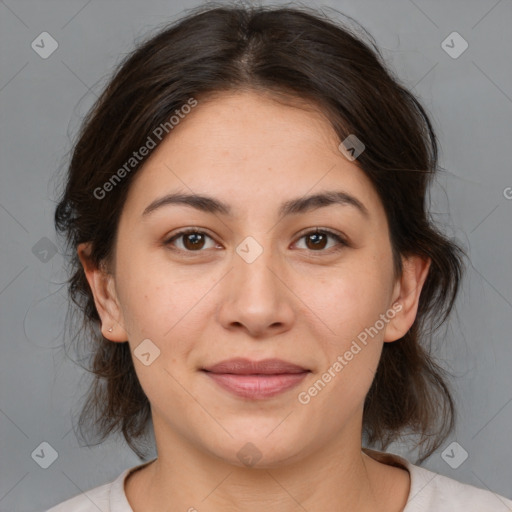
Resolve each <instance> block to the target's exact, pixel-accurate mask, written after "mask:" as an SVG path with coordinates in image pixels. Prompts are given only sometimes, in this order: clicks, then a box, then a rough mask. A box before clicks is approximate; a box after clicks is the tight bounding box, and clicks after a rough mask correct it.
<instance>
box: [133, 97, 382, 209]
mask: <svg viewBox="0 0 512 512" xmlns="http://www.w3.org/2000/svg"><path fill="white" fill-rule="evenodd" d="M302 107H303V105H301V106H300V108H299V107H297V106H296V105H294V104H293V103H292V104H290V102H285V103H283V102H282V101H276V100H275V99H274V98H270V97H268V96H263V95H261V94H257V93H254V92H235V93H222V94H216V95H215V96H211V97H207V98H206V99H198V105H197V106H196V107H195V108H194V109H193V110H192V111H191V112H190V113H189V114H188V115H186V116H184V118H183V119H181V120H180V122H179V123H178V124H177V125H176V126H174V128H173V129H172V131H171V132H170V134H169V135H168V136H167V138H166V139H164V141H163V142H162V143H161V144H160V145H159V146H158V147H157V148H156V149H155V150H154V152H153V153H152V155H151V156H150V158H149V159H148V160H147V161H146V162H145V164H144V166H143V168H142V169H141V170H139V172H138V174H137V176H136V178H135V180H134V182H133V183H132V186H131V191H130V194H129V198H128V199H129V200H130V202H133V200H135V202H136V203H137V208H138V210H140V211H141V212H142V210H144V209H145V208H146V207H147V205H148V202H150V201H153V200H154V199H155V198H156V197H158V196H162V195H163V194H164V193H169V192H175V191H177V190H179V191H181V192H187V193H197V194H205V193H206V192H207V193H208V195H209V196H215V197H218V198H219V199H221V200H222V201H223V202H226V203H229V204H233V212H234V213H235V214H236V213H237V211H239V213H240V214H242V213H243V212H242V209H243V208H241V207H243V205H244V204H245V205H248V204H249V203H251V205H252V207H253V211H254V207H255V206H256V205H255V203H257V205H258V209H261V208H263V204H265V205H267V207H268V208H272V207H273V205H275V206H276V208H277V205H278V204H279V206H280V205H281V204H282V202H283V201H284V200H286V199H289V198H296V197H300V196H304V195H306V194H308V195H309V194H312V193H315V192H318V191H320V190H322V191H325V190H336V191H339V190H343V191H346V192H347V193H348V194H351V195H353V196H357V197H358V199H359V200H360V201H361V202H362V203H364V204H365V205H366V206H367V208H368V210H369V212H370V214H371V213H372V209H373V210H375V209H377V210H379V208H380V211H374V215H375V214H377V216H378V215H379V214H381V213H382V209H381V205H380V204H379V203H380V201H379V198H378V196H377V194H376V192H375V190H374V189H373V185H372V184H371V182H370V180H369V178H368V177H367V176H366V175H365V173H364V172H363V171H362V170H361V169H360V168H359V167H358V166H357V165H356V164H355V163H354V162H350V161H349V160H347V159H346V158H345V157H344V156H343V155H342V153H341V152H340V151H339V150H338V144H339V140H338V137H337V135H336V133H335V132H334V130H333V128H332V126H331V124H330V123H329V121H328V120H327V119H326V117H325V116H324V115H323V114H322V113H321V112H319V111H318V110H316V109H314V108H313V107H311V106H310V107H309V108H308V107H307V106H306V108H302ZM372 205H373V206H372ZM141 208H142V210H141Z"/></svg>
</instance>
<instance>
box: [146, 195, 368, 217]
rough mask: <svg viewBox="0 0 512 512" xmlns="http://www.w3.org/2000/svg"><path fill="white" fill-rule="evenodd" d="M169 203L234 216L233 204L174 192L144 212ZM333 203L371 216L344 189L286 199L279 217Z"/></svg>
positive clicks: (149, 206) (207, 197)
mask: <svg viewBox="0 0 512 512" xmlns="http://www.w3.org/2000/svg"><path fill="white" fill-rule="evenodd" d="M167 205H185V206H190V207H192V208H195V209H196V210H199V211H202V212H205V213H213V214H221V215H226V216H229V217H233V211H232V209H231V206H229V205H228V204H227V203H224V202H223V201H220V200H218V199H215V198H213V197H210V196H207V195H199V194H183V193H173V194H167V195H165V196H163V197H160V198H158V199H155V200H154V201H153V202H152V203H150V204H149V205H148V206H147V207H146V208H145V209H144V211H143V212H142V215H143V216H146V215H149V214H150V213H151V212H154V211H155V210H157V209H159V208H161V207H163V206H167ZM331 205H341V206H351V207H353V208H355V209H356V210H357V211H359V213H361V214H362V215H363V216H364V217H366V218H369V216H370V215H369V212H368V209H367V208H366V206H365V205H364V204H363V203H362V202H361V201H360V200H359V199H357V198H356V197H354V196H352V195H350V194H348V193H347V192H343V191H327V192H320V193H317V194H312V195H309V196H304V197H299V198H296V199H291V200H289V201H285V202H284V203H282V204H281V206H280V208H279V218H282V217H286V216H288V215H297V214H300V213H306V212H308V211H311V210H316V209H318V208H323V207H326V206H331Z"/></svg>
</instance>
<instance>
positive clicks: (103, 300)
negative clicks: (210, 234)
mask: <svg viewBox="0 0 512 512" xmlns="http://www.w3.org/2000/svg"><path fill="white" fill-rule="evenodd" d="M90 250H91V247H90V243H82V244H79V245H78V247H77V253H78V258H79V259H80V262H81V263H82V266H83V267H84V272H85V276H86V278H87V281H88V283H89V286H90V287H91V291H92V294H93V296H94V303H95V305H96V309H97V311H98V314H99V315H100V318H101V333H102V334H103V336H104V337H105V338H107V339H109V340H110V341H116V342H124V341H127V340H128V335H127V332H126V330H125V327H124V320H123V316H122V312H121V308H120V306H119V302H118V299H117V295H116V291H115V286H114V276H113V275H112V274H111V273H109V272H107V270H106V269H105V268H104V266H103V265H100V267H98V266H96V265H95V264H94V263H93V262H92V261H91V258H90ZM110 328H112V331H109V329H110Z"/></svg>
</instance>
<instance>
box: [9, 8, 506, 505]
mask: <svg viewBox="0 0 512 512" xmlns="http://www.w3.org/2000/svg"><path fill="white" fill-rule="evenodd" d="M193 5H197V3H193V4H192V3H189V4H187V5H185V4H184V3H183V2H180V1H163V0H160V1H158V0H150V1H144V2H136V1H113V0H110V1H103V2H100V1H99V0H92V1H87V0H80V1H76V0H73V1H47V0H44V1H42V0H37V1H35V0H33V1H27V0H16V1H15V0H4V1H0V17H1V18H0V34H1V36H0V38H1V39H0V40H1V46H0V47H1V50H0V51H1V63H0V65H1V76H0V102H1V169H2V187H1V191H0V222H1V227H2V244H1V258H2V265H1V270H0V315H1V316H0V320H1V340H2V344H1V351H2V352H1V353H2V355H1V360H0V364H1V368H0V430H1V452H0V453H1V455H0V510H2V511H9V512H13V511H33V510H37V509H41V508H44V507H48V506H50V505H53V504H55V503H57V502H59V501H61V500H63V499H65V498H68V497H70V496H72V495H75V494H77V493H79V492H80V490H85V489H89V488H91V487H93V486H96V485H100V484H102V483H105V482H107V481H110V480H112V479H113V478H115V477H116V476H117V475H118V474H119V473H120V472H121V471H122V470H124V469H125V468H127V467H129V466H132V465H136V464H138V463H139V459H138V458H137V457H136V456H135V455H134V454H133V453H132V452H131V451H130V450H129V449H128V448H127V447H126V446H125V445H124V444H123V443H122V442H120V441H119V440H117V439H112V440H110V441H108V442H106V443H104V444H103V445H101V446H100V447H93V448H89V447H84V446H82V447H81V446H80V445H79V442H78V440H77V438H76V436H75V434H74V432H73V430H72V419H73V417H76V414H77V412H78V410H79V406H80V399H81V397H82V395H83V393H84V391H85V389H86V387H85V386H86V381H84V380H83V376H84V372H83V370H81V369H80V368H79V367H78V366H77V365H76V364H75V363H73V361H72V360H71V359H70V358H69V357H68V356H67V355H66V353H65V351H64V350H63V349H62V346H61V345H62V339H63V337H65V339H66V340H68V339H69V335H66V334H65V333H64V330H63V325H64V316H65V311H66V294H65V289H64V288H63V287H62V285H61V283H62V282H63V280H64V279H65V274H64V259H63V257H62V254H61V253H59V252H57V253H56V254H52V248H53V245H52V242H51V241H53V242H55V243H57V240H56V237H55V233H54V230H53V224H52V220H53V219H52V216H53V209H54V201H55V187H56V185H57V184H58V183H59V176H60V174H59V170H60V173H62V170H63V169H64V168H65V165H66V162H67V154H68V152H69V151H70V149H71V138H72V137H73V136H74V135H75V134H76V130H77V128H78V126H79V124H80V120H81V117H82V116H83V115H84V113H85V112H86V111H87V110H88V108H89V107H90V106H91V105H92V102H93V101H94V99H95V98H96V96H97V94H98V93H99V91H100V90H101V88H102V86H103V85H104V84H105V82H106V79H107V78H108V76H109V74H110V72H111V70H112V67H113V65H114V64H115V63H117V62H118V61H119V59H120V58H121V57H122V56H123V55H124V54H125V53H126V52H128V51H129V50H130V49H131V48H132V47H133V44H134V41H135V40H136V39H137V38H138V37H142V36H144V35H145V34H147V32H148V30H154V29H155V28H156V27H158V26H161V24H162V23H164V22H166V21H171V20H174V19H176V17H178V16H179V15H180V13H182V11H183V9H184V8H185V7H192V6H193ZM311 5H312V6H315V5H316V6H332V7H335V8H336V9H338V10H340V11H341V12H343V13H345V14H348V15H350V16H353V17H354V18H355V19H356V20H358V21H359V22H361V23H362V25H363V26H365V27H366V28H367V29H368V30H369V31H370V33H372V34H373V35H374V37H375V38H376V40H377V43H378V44H379V46H380V48H382V51H383V53H384V55H385V58H386V60H387V62H388V63H389V66H390V67H391V68H392V69H394V70H395V71H396V73H397V74H398V75H399V77H401V79H402V80H403V82H404V83H405V84H406V85H407V86H409V87H410V88H411V89H412V90H413V91H414V92H415V93H416V94H417V95H418V96H419V98H420V99H421V101H422V102H423V104H424V105H425V106H426V108H427V109H428V111H429V112H430V114H431V117H432V120H433V122H434V127H435V129H436V130H437V133H438V135H439V139H440V143H441V147H442V155H441V165H442V166H443V167H444V169H445V173H443V174H441V175H440V176H439V178H438V180H437V183H436V184H435V187H434V189H433V192H432V211H433V216H434V218H435V219H436V220H437V221H438V222H439V223H440V225H441V226H442V227H443V229H444V230H445V232H447V233H448V234H449V235H450V236H453V237H456V238H457V239H458V240H459V241H460V242H461V243H462V244H463V245H464V246H465V247H467V249H468V251H469V253H470V257H471V265H470V266H469V267H468V273H467V276H466V279H465V281H464V286H463V289H462V291H461V294H460V297H459V300H458V302H457V307H456V312H455V314H454V315H453V316H452V319H451V321H450V323H449V325H448V326H447V329H446V331H445V332H444V333H441V334H440V335H439V336H440V337H441V335H442V334H445V335H446V340H447V342H446V343H445V344H444V346H443V347H442V348H441V349H440V350H439V355H440V356H441V357H443V358H444V359H445V361H446V366H447V367H448V368H449V369H450V370H452V371H453V372H454V373H455V374H456V375H457V378H456V379H455V380H454V382H453V387H454V390H455V393H456V399H457V405H458V409H459V422H458V427H457V430H456V432H455V434H454V435H453V436H452V437H451V439H450V440H448V442H447V443H446V444H445V445H444V446H443V448H442V449H441V450H439V452H438V453H436V454H434V455H433V456H432V457H431V458H430V459H429V460H428V461H427V462H426V463H425V464H424V466H425V467H427V468H428V469H431V470H433V471H436V472H438V473H442V474H444V475H447V476H449V477H452V478H455V479H457V480H460V481H463V482H467V483H470V484H473V485H476V486H478V487H483V488H490V489H491V490H493V491H495V492H496V493H499V494H502V495H504V496H506V497H508V498H512V467H511V460H512V443H511V424H512V372H511V371H510V368H511V363H512V350H511V335H510V332H511V330H512V292H511V290H512V273H511V272H510V262H511V261H512V257H511V256H512V254H511V253H512V251H511V239H510V234H511V229H510V226H511V220H512V200H511V199H512V189H511V188H509V187H512V172H511V163H510V162H511V159H510V147H511V140H512V138H511V135H512V129H511V118H512V116H511V114H512V80H511V79H512V59H511V58H510V55H511V46H512V31H511V30H510V27H511V26H512V2H511V1H510V0H501V1H496V0H480V1H468V0H458V1H453V0H452V1H449V2H445V1H434V0H430V1H427V0H416V1H415V2H412V1H406V0H394V1H389V0H388V1H386V2H382V1H369V0H365V1H358V2H356V1H341V0H340V1H332V2H324V3H321V4H320V3H316V2H315V3H311ZM327 12H329V11H327ZM44 31H46V32H49V33H50V34H51V35H52V37H53V38H55V40H56V41H57V42H58V45H59V46H58V49H57V50H56V51H55V52H54V53H53V54H52V55H51V56H50V57H49V58H47V59H43V58H41V57H40V56H39V55H38V54H37V53H36V52H35V51H34V50H33V49H32V48H31V43H32V41H34V40H35V39H36V37H37V36H38V35H39V34H40V33H42V32H44ZM453 31H457V32H458V33H460V34H461V36H462V37H463V38H464V39H465V40H466V41H467V42H468V44H469V47H468V49H467V50H466V51H465V52H464V53H463V54H462V55H460V56H459V57H458V58H452V57H451V56H450V55H448V54H447V53H446V52H445V51H444V49H443V48H442V47H441V42H442V41H443V40H444V39H445V38H446V37H447V36H448V35H449V34H450V33H451V32H453ZM450 44H451V43H450ZM458 44H459V43H457V45H458ZM459 47H460V46H459ZM456 48H457V46H456ZM45 237H46V238H45ZM41 239H43V240H42V241H41ZM34 247H35V248H34ZM44 251H47V252H44ZM43 441H46V442H48V443H50V445H51V446H52V447H53V448H54V449H55V450H56V451H57V452H58V458H57V459H56V460H55V462H54V463H53V464H52V465H51V466H50V467H49V468H48V469H42V468H41V467H39V465H38V464H36V462H35V460H34V459H33V458H32V457H31V454H32V453H33V451H34V450H35V449H36V448H37V447H38V446H39V445H40V443H41V442H43ZM452 441H457V442H458V443H459V444H460V445H461V446H462V447H463V448H464V449H465V450H466V451H467V452H468V454H469V456H468V459H467V460H466V461H465V462H464V463H463V464H462V465H460V467H458V468H457V469H452V467H450V466H449V465H448V464H447V463H446V462H445V460H444V459H443V457H442V456H441V452H442V451H443V450H444V449H445V448H446V447H447V446H448V445H449V444H450V443H451V442H452ZM390 451H395V452H396V453H402V454H404V453H406V452H407V450H406V446H398V445H395V446H393V447H392V448H390ZM453 453H454V454H455V458H457V457H460V454H461V453H462V452H461V449H460V448H458V447H456V449H455V452H453Z"/></svg>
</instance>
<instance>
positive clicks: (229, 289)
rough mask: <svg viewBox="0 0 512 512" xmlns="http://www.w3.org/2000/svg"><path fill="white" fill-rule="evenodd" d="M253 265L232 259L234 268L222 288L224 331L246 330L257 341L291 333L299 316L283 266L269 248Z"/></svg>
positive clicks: (220, 318) (222, 323) (220, 311)
mask: <svg viewBox="0 0 512 512" xmlns="http://www.w3.org/2000/svg"><path fill="white" fill-rule="evenodd" d="M250 261H251V260H246V259H244V258H243V257H241V256H239V254H238V253H235V254H234V255H233V268H232V269H231V271H230V272H229V274H228V275H227V276H226V280H225V282H224V284H223V289H222V297H221V304H220V307H219V310H218V315H219V317H218V319H219V322H220V323H221V325H222V326H223V327H224V328H225V329H228V330H244V331H246V333H247V334H248V335H250V336H251V337H254V338H267V337H270V336H275V335H277V334H280V333H283V332H285V331H287V330H289V329H290V328H291V326H292V324H293V321H294V318H295V314H296V313H295V308H294V298H295V297H294V294H293V292H292V288H293V287H292V285H291V283H290V282H289V280H290V279H289V277H288V279H287V272H286V270H285V267H284V264H282V262H281V261H280V260H279V259H278V258H277V257H276V255H275V254H274V255H273V254H272V251H271V249H270V248H267V247H265V248H264V250H263V252H262V253H261V254H260V255H259V256H258V257H257V258H256V259H255V260H254V261H252V262H250ZM287 281H288V282H287ZM296 300H297V299H296V298H295V301H296Z"/></svg>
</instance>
